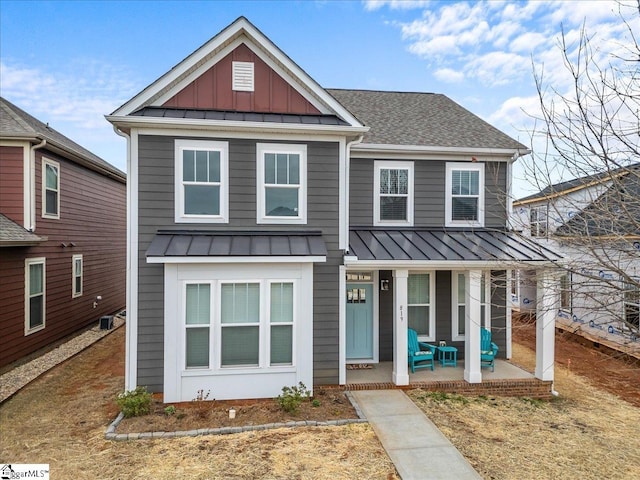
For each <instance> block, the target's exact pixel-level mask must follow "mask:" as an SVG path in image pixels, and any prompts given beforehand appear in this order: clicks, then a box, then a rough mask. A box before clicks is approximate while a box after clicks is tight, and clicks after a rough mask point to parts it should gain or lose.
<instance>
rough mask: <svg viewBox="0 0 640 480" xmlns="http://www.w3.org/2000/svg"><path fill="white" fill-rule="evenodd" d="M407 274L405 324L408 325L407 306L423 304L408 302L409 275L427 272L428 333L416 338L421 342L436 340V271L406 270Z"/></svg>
mask: <svg viewBox="0 0 640 480" xmlns="http://www.w3.org/2000/svg"><path fill="white" fill-rule="evenodd" d="M408 272H409V273H408V275H407V325H409V307H410V306H411V305H417V306H424V304H410V303H409V289H408V287H409V277H410V276H411V275H420V274H428V275H429V304H428V305H429V335H420V334H418V340H420V341H421V342H435V341H436V272H435V271H433V270H408Z"/></svg>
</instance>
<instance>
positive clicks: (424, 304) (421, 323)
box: [407, 273, 435, 341]
mask: <svg viewBox="0 0 640 480" xmlns="http://www.w3.org/2000/svg"><path fill="white" fill-rule="evenodd" d="M432 280H433V275H432V274H431V273H410V274H409V278H408V290H409V292H408V294H409V298H408V305H407V306H408V318H409V328H411V329H413V330H415V331H416V333H417V334H418V337H419V338H420V340H424V341H433V340H435V308H434V307H433V302H432V299H433V298H434V291H433V288H434V286H433V281H432Z"/></svg>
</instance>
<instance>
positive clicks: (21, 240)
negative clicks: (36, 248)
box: [0, 213, 46, 247]
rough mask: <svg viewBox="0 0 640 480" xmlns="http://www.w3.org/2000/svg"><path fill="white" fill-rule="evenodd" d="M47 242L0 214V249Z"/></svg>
mask: <svg viewBox="0 0 640 480" xmlns="http://www.w3.org/2000/svg"><path fill="white" fill-rule="evenodd" d="M45 240H46V237H40V236H38V235H36V234H35V233H31V232H30V231H28V230H26V229H24V228H22V226H20V225H18V224H17V223H15V222H14V221H13V220H10V219H9V218H7V217H5V216H4V215H3V214H1V213H0V247H14V246H26V245H36V244H38V243H40V242H44V241H45Z"/></svg>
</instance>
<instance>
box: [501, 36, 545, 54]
mask: <svg viewBox="0 0 640 480" xmlns="http://www.w3.org/2000/svg"><path fill="white" fill-rule="evenodd" d="M548 41H549V38H548V37H547V36H546V35H544V34H542V33H539V32H525V33H523V34H522V35H519V36H518V37H516V38H514V39H513V40H512V41H511V42H510V43H509V49H510V50H511V51H512V52H522V53H529V52H531V51H532V50H535V49H536V48H537V47H539V46H540V45H543V44H545V43H548Z"/></svg>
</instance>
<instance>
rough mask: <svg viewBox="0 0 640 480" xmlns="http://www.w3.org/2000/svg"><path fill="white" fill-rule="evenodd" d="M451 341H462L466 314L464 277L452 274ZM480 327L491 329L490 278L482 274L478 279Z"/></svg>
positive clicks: (486, 273) (488, 274)
mask: <svg viewBox="0 0 640 480" xmlns="http://www.w3.org/2000/svg"><path fill="white" fill-rule="evenodd" d="M452 287H453V288H452V292H453V315H452V318H453V332H452V336H453V340H464V335H465V333H466V330H465V316H466V312H467V300H466V293H467V292H466V288H467V287H466V275H465V274H464V273H456V272H453V285H452ZM479 320H480V326H481V327H484V328H491V276H490V273H489V272H484V273H483V274H482V276H481V277H480V319H479Z"/></svg>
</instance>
